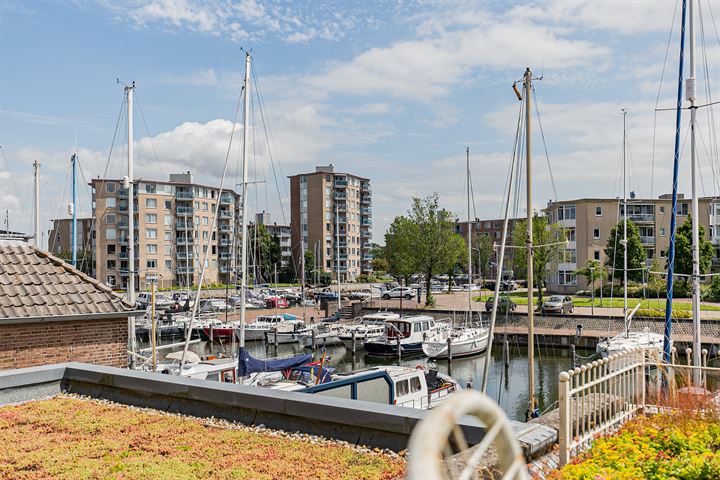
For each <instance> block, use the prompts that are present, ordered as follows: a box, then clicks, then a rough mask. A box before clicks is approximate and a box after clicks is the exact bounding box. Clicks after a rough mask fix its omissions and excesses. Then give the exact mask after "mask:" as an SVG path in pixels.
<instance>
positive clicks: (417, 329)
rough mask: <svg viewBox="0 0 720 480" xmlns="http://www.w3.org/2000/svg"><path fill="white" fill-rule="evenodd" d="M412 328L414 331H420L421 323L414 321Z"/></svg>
mask: <svg viewBox="0 0 720 480" xmlns="http://www.w3.org/2000/svg"><path fill="white" fill-rule="evenodd" d="M413 328H414V330H415V331H416V332H420V331H422V324H420V323H416V324H414V325H413Z"/></svg>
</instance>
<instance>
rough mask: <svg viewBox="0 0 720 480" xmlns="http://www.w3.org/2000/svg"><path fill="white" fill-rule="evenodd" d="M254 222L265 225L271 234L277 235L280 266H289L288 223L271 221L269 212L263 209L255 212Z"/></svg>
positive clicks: (290, 249)
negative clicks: (260, 211)
mask: <svg viewBox="0 0 720 480" xmlns="http://www.w3.org/2000/svg"><path fill="white" fill-rule="evenodd" d="M255 222H256V223H257V224H258V225H265V228H267V231H268V233H269V234H270V235H271V236H274V237H278V240H279V241H280V256H281V258H282V260H281V262H280V263H281V265H280V266H281V267H282V268H287V267H289V266H290V264H291V262H292V248H291V245H292V240H291V233H290V225H282V224H280V225H279V224H277V223H273V222H272V221H271V218H270V213H268V212H264V211H263V212H262V213H256V214H255Z"/></svg>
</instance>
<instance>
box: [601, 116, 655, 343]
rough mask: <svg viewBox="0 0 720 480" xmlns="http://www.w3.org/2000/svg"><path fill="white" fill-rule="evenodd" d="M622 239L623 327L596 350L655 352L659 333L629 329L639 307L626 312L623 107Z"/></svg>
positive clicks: (626, 204) (625, 202)
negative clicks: (646, 350) (645, 350)
mask: <svg viewBox="0 0 720 480" xmlns="http://www.w3.org/2000/svg"><path fill="white" fill-rule="evenodd" d="M622 112H623V155H622V158H623V167H622V170H623V204H622V205H623V207H622V212H623V239H622V241H621V242H620V243H621V244H622V246H623V319H624V323H625V329H624V331H623V332H621V333H619V334H617V335H616V336H614V337H612V338H607V339H605V340H601V341H600V342H598V344H597V347H596V352H597V353H599V354H600V355H602V356H603V357H607V356H609V355H615V354H618V353H622V352H626V351H629V350H632V349H635V348H643V349H652V350H656V351H657V352H660V351H662V348H663V336H662V335H661V334H659V333H654V332H650V331H649V329H648V328H647V327H646V328H645V329H643V331H630V322H631V321H632V317H633V315H635V313H636V312H637V311H638V308H640V304H638V305H637V306H636V307H635V308H634V309H633V311H632V312H630V313H629V314H628V300H627V284H628V277H627V272H628V268H627V243H628V242H627V220H628V201H627V175H626V148H627V111H626V110H624V109H623V111H622Z"/></svg>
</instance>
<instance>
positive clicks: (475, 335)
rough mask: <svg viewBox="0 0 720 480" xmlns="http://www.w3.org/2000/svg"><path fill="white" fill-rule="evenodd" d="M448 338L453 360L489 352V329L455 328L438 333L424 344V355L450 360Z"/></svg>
mask: <svg viewBox="0 0 720 480" xmlns="http://www.w3.org/2000/svg"><path fill="white" fill-rule="evenodd" d="M448 338H449V339H450V345H451V347H450V350H451V352H452V357H453V358H459V357H470V356H472V355H479V354H481V353H483V352H484V351H485V350H487V346H488V329H487V328H480V327H479V328H473V327H455V328H453V329H451V330H449V331H448V330H444V331H440V332H438V334H437V335H435V336H434V337H432V338H431V339H429V340H426V341H424V342H423V345H422V349H423V353H424V354H425V355H426V356H428V357H430V358H440V359H443V358H448V357H449V352H448Z"/></svg>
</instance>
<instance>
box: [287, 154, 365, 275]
mask: <svg viewBox="0 0 720 480" xmlns="http://www.w3.org/2000/svg"><path fill="white" fill-rule="evenodd" d="M290 204H291V205H290V206H291V217H290V225H291V243H292V249H293V261H294V262H295V265H296V267H298V268H299V265H300V256H301V255H302V254H303V252H304V251H308V250H309V251H312V252H314V254H315V261H316V268H319V269H321V270H324V271H326V272H331V273H332V274H333V277H335V278H336V277H337V271H338V268H337V267H338V266H339V270H340V280H341V281H354V280H356V279H357V278H358V277H359V276H360V275H361V274H369V273H372V255H371V254H370V248H371V240H372V192H371V189H370V180H369V179H367V178H364V177H359V176H357V175H352V174H350V173H339V172H335V167H334V166H333V165H332V164H330V165H327V166H318V167H316V168H315V172H312V173H304V174H298V175H293V176H291V177H290ZM338 259H339V264H338V263H337V262H338ZM336 279H337V278H336Z"/></svg>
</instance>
